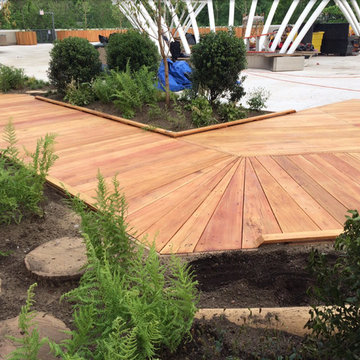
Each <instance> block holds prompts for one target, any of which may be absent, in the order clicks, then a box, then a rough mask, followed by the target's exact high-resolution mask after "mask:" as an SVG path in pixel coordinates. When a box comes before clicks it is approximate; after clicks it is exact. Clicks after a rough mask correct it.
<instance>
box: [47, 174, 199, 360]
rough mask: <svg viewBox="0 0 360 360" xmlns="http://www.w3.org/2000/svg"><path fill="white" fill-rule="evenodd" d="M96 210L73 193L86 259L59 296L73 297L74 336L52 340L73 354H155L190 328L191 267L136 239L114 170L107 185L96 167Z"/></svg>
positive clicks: (129, 358) (130, 359)
mask: <svg viewBox="0 0 360 360" xmlns="http://www.w3.org/2000/svg"><path fill="white" fill-rule="evenodd" d="M96 199H97V202H96V205H95V207H96V209H97V211H95V212H93V211H88V209H87V208H86V207H85V205H84V203H82V202H81V201H80V200H79V199H77V198H74V199H73V201H72V205H73V208H74V209H75V211H76V212H77V213H78V214H79V215H80V216H81V219H82V223H81V230H82V234H83V236H84V238H85V242H86V248H87V256H88V265H87V270H86V272H85V274H84V275H83V277H82V278H81V281H80V285H79V287H78V288H76V289H74V290H72V291H70V292H69V293H67V294H66V295H65V296H64V297H65V298H66V299H68V300H70V301H71V302H74V303H75V306H74V325H75V327H76V330H75V331H73V332H72V338H71V339H70V340H67V341H66V342H65V343H64V344H61V345H64V346H65V349H66V350H65V352H64V351H63V350H62V347H61V346H60V345H58V344H52V348H53V350H54V351H55V353H56V354H57V355H58V356H61V357H62V358H65V356H67V358H69V359H70V358H71V359H81V358H84V359H90V358H91V359H106V360H110V359H111V360H113V359H126V360H142V359H148V358H154V357H155V355H156V353H157V352H158V351H159V350H160V349H161V348H162V347H168V348H169V349H170V350H175V349H176V348H177V346H178V345H179V344H180V342H181V340H182V339H183V338H184V336H186V335H187V334H188V333H189V330H190V328H191V325H192V322H193V318H194V314H195V311H196V306H195V300H196V298H197V294H196V289H195V285H196V282H195V281H194V280H193V277H192V275H191V271H190V269H189V268H188V267H187V266H185V265H184V264H182V263H181V262H180V260H179V259H178V258H176V257H175V256H173V257H172V258H171V260H170V261H169V265H168V266H166V267H165V266H163V265H161V264H160V261H159V257H158V255H157V254H156V251H155V249H154V247H151V248H150V250H149V251H147V250H145V248H144V247H143V246H138V245H135V244H134V243H133V242H132V240H131V238H130V236H129V235H128V231H129V230H130V229H128V225H127V224H126V221H125V215H126V202H125V199H124V197H123V195H122V194H121V192H120V188H119V183H118V180H117V179H116V177H115V178H114V179H113V191H112V192H110V191H109V190H108V188H107V186H106V184H105V181H104V178H103V177H102V176H101V175H100V174H98V188H97V196H96Z"/></svg>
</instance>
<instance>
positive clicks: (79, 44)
mask: <svg viewBox="0 0 360 360" xmlns="http://www.w3.org/2000/svg"><path fill="white" fill-rule="evenodd" d="M100 71H101V62H100V60H99V53H98V51H97V50H96V49H95V48H94V47H93V46H92V45H91V44H90V43H89V42H88V41H87V40H86V39H81V38H77V37H69V38H66V39H64V40H61V41H56V42H55V45H54V47H53V48H52V50H51V52H50V66H49V70H48V76H49V79H50V83H51V84H53V85H54V86H55V87H56V88H57V90H58V92H59V93H61V94H64V93H65V89H66V85H67V84H69V83H70V82H71V81H72V80H75V81H76V82H78V83H86V82H90V81H91V80H92V79H93V78H94V77H95V76H96V75H97V74H99V73H100Z"/></svg>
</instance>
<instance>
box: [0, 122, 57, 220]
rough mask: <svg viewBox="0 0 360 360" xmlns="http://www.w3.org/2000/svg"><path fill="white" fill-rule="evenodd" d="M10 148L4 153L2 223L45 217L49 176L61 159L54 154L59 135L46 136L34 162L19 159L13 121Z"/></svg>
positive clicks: (1, 161) (0, 178)
mask: <svg viewBox="0 0 360 360" xmlns="http://www.w3.org/2000/svg"><path fill="white" fill-rule="evenodd" d="M3 138H4V140H5V141H6V142H7V143H8V147H7V148H6V149H3V150H0V152H1V153H2V157H0V223H7V224H9V223H11V222H13V221H14V222H16V223H19V222H20V221H21V219H22V218H23V216H24V215H27V214H37V215H41V214H42V209H41V208H40V205H39V204H40V202H41V201H42V200H43V188H44V183H45V180H46V175H47V174H48V171H49V169H50V167H51V166H52V165H53V163H54V162H55V160H56V159H57V156H56V155H54V153H53V144H54V139H55V135H48V134H47V135H45V138H40V139H39V140H38V141H37V145H36V149H35V151H34V152H33V153H30V152H27V155H28V156H29V157H30V159H31V162H30V163H29V164H27V163H25V162H24V161H23V160H22V159H20V158H19V151H18V149H17V147H16V142H17V141H16V135H15V130H14V127H13V125H12V123H11V121H10V122H9V123H8V125H7V126H6V127H5V133H4V136H3Z"/></svg>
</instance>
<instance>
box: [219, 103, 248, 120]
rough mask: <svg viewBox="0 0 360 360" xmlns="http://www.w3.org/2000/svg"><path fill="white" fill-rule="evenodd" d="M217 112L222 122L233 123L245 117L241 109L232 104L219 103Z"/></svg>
mask: <svg viewBox="0 0 360 360" xmlns="http://www.w3.org/2000/svg"><path fill="white" fill-rule="evenodd" d="M216 108H217V112H218V114H219V116H220V118H221V120H222V121H223V122H228V121H235V120H239V119H243V118H245V117H246V113H245V111H244V109H243V108H241V107H238V106H236V105H235V104H234V103H232V102H228V103H221V104H220V103H219V104H217V106H216Z"/></svg>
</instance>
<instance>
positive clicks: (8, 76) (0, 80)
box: [0, 64, 26, 92]
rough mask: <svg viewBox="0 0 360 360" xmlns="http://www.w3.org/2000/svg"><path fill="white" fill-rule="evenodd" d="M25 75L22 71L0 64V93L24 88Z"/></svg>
mask: <svg viewBox="0 0 360 360" xmlns="http://www.w3.org/2000/svg"><path fill="white" fill-rule="evenodd" d="M25 79H26V77H25V75H24V70H23V69H16V68H14V67H13V66H5V65H1V64H0V91H2V92H8V91H9V90H18V89H21V88H23V87H24V84H25Z"/></svg>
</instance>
